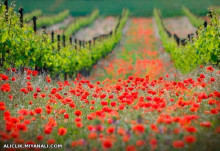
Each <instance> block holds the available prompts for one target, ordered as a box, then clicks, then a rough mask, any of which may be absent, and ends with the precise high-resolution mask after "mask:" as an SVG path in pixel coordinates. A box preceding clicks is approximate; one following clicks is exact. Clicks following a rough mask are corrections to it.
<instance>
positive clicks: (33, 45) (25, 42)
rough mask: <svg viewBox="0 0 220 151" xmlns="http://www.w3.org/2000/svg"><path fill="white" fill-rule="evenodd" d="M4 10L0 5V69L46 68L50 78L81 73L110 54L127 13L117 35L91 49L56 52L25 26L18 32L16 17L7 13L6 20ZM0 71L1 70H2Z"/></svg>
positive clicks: (52, 46)
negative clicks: (57, 75) (56, 75)
mask: <svg viewBox="0 0 220 151" xmlns="http://www.w3.org/2000/svg"><path fill="white" fill-rule="evenodd" d="M5 13H6V9H5V6H4V5H2V4H0V57H1V66H2V67H3V68H7V67H16V68H23V67H30V68H35V67H36V66H37V67H39V68H41V69H42V68H46V69H47V70H49V71H50V73H51V74H57V73H59V74H62V73H68V74H69V75H73V74H75V73H76V72H78V71H80V70H82V69H87V70H88V69H90V68H91V67H92V65H93V64H94V63H95V62H96V61H97V60H98V59H100V58H101V57H103V56H104V55H106V54H107V53H108V52H110V51H111V50H112V49H113V47H114V46H115V44H116V43H117V42H118V41H119V40H120V37H121V30H122V28H123V26H124V24H125V22H126V20H127V16H128V12H127V11H126V12H123V17H122V19H121V22H120V25H119V28H118V30H117V32H114V34H113V35H112V36H111V37H109V38H108V39H106V40H104V41H103V42H97V43H96V45H95V46H94V47H91V48H89V47H86V48H83V49H81V50H75V49H74V47H73V46H71V45H67V46H66V47H63V48H61V49H60V51H57V49H56V47H57V45H56V44H55V43H54V44H52V43H51V40H50V38H49V37H48V35H45V34H43V33H42V34H35V33H34V31H33V29H32V28H31V27H29V26H27V25H26V24H24V27H23V28H20V23H19V14H18V13H17V12H15V11H14V9H13V8H10V9H9V10H8V15H7V16H8V20H7V21H6V19H5V15H4V14H5ZM3 68H2V69H3Z"/></svg>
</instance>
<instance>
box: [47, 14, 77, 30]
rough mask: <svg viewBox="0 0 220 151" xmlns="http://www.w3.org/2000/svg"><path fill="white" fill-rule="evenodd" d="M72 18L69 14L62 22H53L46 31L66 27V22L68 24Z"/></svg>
mask: <svg viewBox="0 0 220 151" xmlns="http://www.w3.org/2000/svg"><path fill="white" fill-rule="evenodd" d="M73 20H74V18H73V17H72V16H69V17H68V18H66V19H65V20H64V21H63V22H61V23H57V24H54V25H52V26H50V27H48V28H47V31H50V32H51V31H58V30H60V29H61V28H62V27H66V26H67V25H68V24H70V23H71V22H72V21H73Z"/></svg>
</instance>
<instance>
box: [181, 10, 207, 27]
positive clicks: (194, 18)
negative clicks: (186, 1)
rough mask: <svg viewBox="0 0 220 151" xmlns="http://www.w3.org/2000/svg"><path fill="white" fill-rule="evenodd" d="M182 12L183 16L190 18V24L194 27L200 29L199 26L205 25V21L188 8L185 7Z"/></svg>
mask: <svg viewBox="0 0 220 151" xmlns="http://www.w3.org/2000/svg"><path fill="white" fill-rule="evenodd" d="M182 11H183V14H184V15H186V16H187V17H188V18H189V20H190V22H191V23H192V25H193V26H194V27H197V28H198V27H199V26H201V25H202V24H203V23H204V20H203V19H201V18H199V17H197V16H195V15H194V14H193V13H191V12H190V10H189V9H188V8H186V7H184V6H183V7H182Z"/></svg>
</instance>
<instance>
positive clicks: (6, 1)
mask: <svg viewBox="0 0 220 151" xmlns="http://www.w3.org/2000/svg"><path fill="white" fill-rule="evenodd" d="M4 5H5V8H6V11H5V20H6V21H8V0H4Z"/></svg>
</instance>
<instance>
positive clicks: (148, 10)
mask: <svg viewBox="0 0 220 151" xmlns="http://www.w3.org/2000/svg"><path fill="white" fill-rule="evenodd" d="M9 1H10V2H12V1H14V0H9ZM16 4H17V7H21V6H22V7H23V8H25V12H30V11H32V10H34V9H42V11H43V13H44V14H54V13H58V12H60V11H62V10H64V9H69V10H70V12H71V14H72V15H74V16H80V15H86V14H89V13H90V12H91V11H92V10H94V9H95V8H98V9H99V10H100V13H101V15H119V14H120V13H121V11H122V9H123V8H128V9H129V10H130V11H131V15H132V16H152V12H153V8H154V7H156V8H159V9H161V11H162V13H163V16H164V17H171V16H179V15H182V11H181V10H182V9H181V8H182V5H184V6H186V7H187V8H189V9H190V10H191V11H192V12H193V13H195V14H196V15H205V14H206V12H207V7H209V6H220V1H219V0H46V1H45V0H16Z"/></svg>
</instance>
